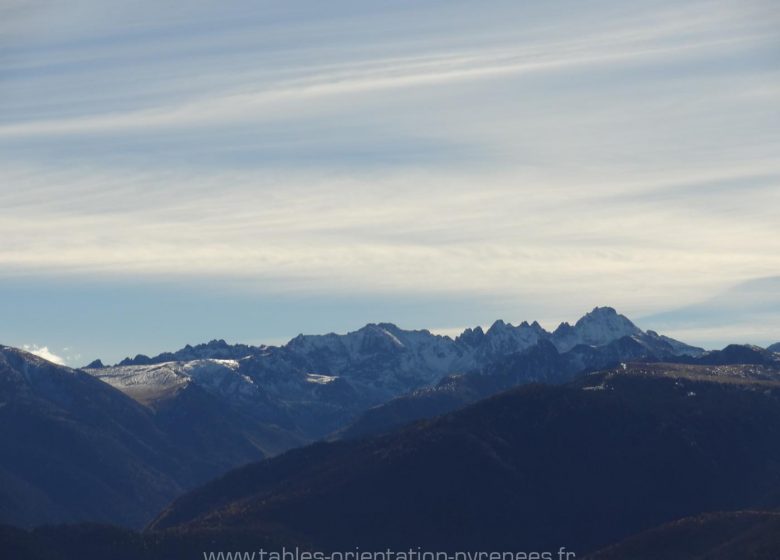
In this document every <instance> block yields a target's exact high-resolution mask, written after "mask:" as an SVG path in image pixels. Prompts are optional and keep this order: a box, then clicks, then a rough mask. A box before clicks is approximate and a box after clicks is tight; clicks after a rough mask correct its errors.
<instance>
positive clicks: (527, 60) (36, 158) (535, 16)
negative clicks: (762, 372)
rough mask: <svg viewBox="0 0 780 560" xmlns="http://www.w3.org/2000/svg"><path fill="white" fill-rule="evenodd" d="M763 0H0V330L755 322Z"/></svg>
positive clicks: (164, 339) (759, 301)
mask: <svg viewBox="0 0 780 560" xmlns="http://www.w3.org/2000/svg"><path fill="white" fill-rule="evenodd" d="M773 4H774V2H769V1H751V0H747V1H707V2H665V1H644V2H632V3H626V2H616V1H599V2H589V3H587V4H586V3H582V2H556V1H550V2H517V1H511V2H510V1H480V2H466V1H447V2H444V1H415V2H406V1H393V2H390V1H387V2H385V1H376V2H357V1H333V2H321V1H300V2H294V1H293V2H262V1H253V2H249V1H235V2H210V1H192V0H190V1H188V2H183V1H178V0H169V1H167V2H152V1H148V0H135V1H124V2H112V1H108V2H106V1H104V0H103V1H98V0H85V1H78V0H74V1H72V2H56V1H48V0H36V1H32V2H31V1H29V0H25V1H21V0H7V1H6V2H3V3H2V5H0V314H1V316H2V317H3V319H4V321H2V326H1V327H0V342H2V343H4V344H11V345H16V346H24V345H26V346H28V347H31V348H33V347H46V348H47V349H48V351H49V352H51V353H53V354H54V355H56V356H60V357H62V358H64V359H66V361H68V362H69V363H72V364H81V363H83V362H85V361H88V360H91V359H92V358H94V357H101V358H104V359H105V360H107V361H116V360H118V359H120V358H122V357H123V356H125V355H128V354H135V353H137V352H144V353H149V354H151V353H156V352H159V351H162V350H169V349H173V348H176V347H179V346H181V345H183V344H185V343H187V342H191V343H195V342H199V341H204V340H208V339H210V338H226V339H228V340H230V341H236V342H238V341H240V342H249V343H260V342H280V341H283V340H285V339H287V338H289V337H291V336H294V335H295V334H297V333H299V332H324V331H332V330H335V331H345V330H348V329H353V328H357V327H359V326H360V325H362V324H364V323H366V322H369V321H385V320H389V321H394V322H397V323H398V324H400V325H401V326H404V327H416V328H422V327H426V328H431V329H433V330H439V331H441V332H448V333H449V332H456V331H457V330H458V329H461V328H463V327H466V326H472V325H475V324H486V323H487V324H489V323H490V322H492V321H493V320H494V319H496V318H499V317H500V318H503V319H505V320H509V321H513V322H518V321H520V320H524V319H528V320H532V319H538V320H540V322H542V324H544V325H546V326H548V327H553V326H555V324H556V323H557V322H558V321H561V320H574V319H576V318H577V317H578V316H579V315H581V314H582V313H583V312H584V311H586V310H588V309H590V308H592V307H593V306H595V305H612V306H615V307H617V308H618V309H619V310H620V311H622V312H623V313H625V314H627V315H629V316H630V317H632V318H635V319H637V322H638V323H639V324H640V326H642V327H645V328H658V329H661V330H663V331H664V332H666V333H668V334H670V335H673V336H675V335H676V336H680V337H681V338H684V339H685V340H687V341H689V342H692V343H698V344H702V345H705V346H720V345H722V344H724V343H726V342H730V341H736V342H755V343H759V344H766V343H769V342H774V341H776V340H780V329H778V328H777V325H778V324H780V320H779V319H780V283H779V282H778V278H780V219H778V212H777V208H778V203H780V158H778V157H777V154H778V153H780V111H778V106H779V103H778V102H779V101H780V36H778V34H777V32H776V30H777V29H778V28H780V10H777V6H776V4H775V5H773Z"/></svg>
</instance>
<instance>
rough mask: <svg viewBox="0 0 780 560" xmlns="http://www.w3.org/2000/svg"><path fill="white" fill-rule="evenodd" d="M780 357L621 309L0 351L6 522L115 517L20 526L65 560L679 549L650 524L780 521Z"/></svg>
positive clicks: (20, 543) (39, 553) (27, 544)
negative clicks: (284, 552) (296, 550)
mask: <svg viewBox="0 0 780 560" xmlns="http://www.w3.org/2000/svg"><path fill="white" fill-rule="evenodd" d="M777 347H778V345H773V346H772V347H769V348H767V349H763V348H759V347H755V346H746V345H731V346H727V347H726V348H724V349H722V350H716V351H705V350H703V349H701V348H697V347H694V346H690V345H687V344H685V343H683V342H680V341H677V340H674V339H671V338H669V337H666V336H663V335H660V334H658V333H656V332H654V331H643V330H641V329H640V328H639V327H637V326H636V325H634V324H633V323H632V322H631V321H630V320H629V319H628V318H626V317H624V316H623V315H620V314H618V313H617V312H616V311H615V310H614V309H612V308H608V307H598V308H595V309H594V310H592V311H591V312H589V313H587V314H586V315H585V316H583V317H582V318H581V319H579V320H578V321H577V322H575V323H574V324H573V325H570V324H568V323H563V324H561V325H560V326H559V327H557V328H556V329H555V330H554V331H552V332H550V331H546V330H545V329H543V328H542V327H541V326H540V325H539V324H538V323H536V322H533V323H530V324H529V323H527V322H523V323H520V324H519V325H516V326H515V325H512V324H508V323H505V322H503V321H496V322H495V323H494V324H493V325H492V326H491V327H490V328H489V329H487V330H483V329H482V328H480V327H477V328H473V329H466V330H465V331H464V332H463V333H462V334H460V335H459V336H457V337H455V338H450V337H446V336H441V335H436V334H433V333H431V332H429V331H427V330H416V331H409V330H403V329H400V328H398V327H397V326H395V325H392V324H389V323H378V324H369V325H366V326H365V327H363V328H361V329H359V330H357V331H354V332H350V333H347V334H343V335H338V334H333V333H331V334H326V335H299V336H297V337H295V338H293V339H292V340H291V341H290V342H289V343H287V344H285V345H283V346H249V345H242V344H236V345H232V344H228V343H226V342H225V341H223V340H216V341H211V342H209V343H206V344H199V345H195V346H189V345H188V346H185V347H184V348H182V349H180V350H178V351H175V352H167V353H163V354H160V355H158V356H154V357H149V356H144V355H137V356H136V357H135V358H127V359H125V360H123V361H122V362H120V363H119V364H116V365H113V366H106V365H104V364H103V363H102V362H101V361H100V360H95V361H94V362H92V363H91V364H89V365H88V366H86V367H85V368H82V369H71V368H67V367H64V366H59V365H56V364H52V363H49V362H46V361H45V360H43V359H41V358H38V357H36V356H33V355H31V354H29V353H27V352H25V351H22V350H19V349H14V348H9V347H0V419H2V420H4V421H5V425H6V426H13V429H10V430H5V431H4V432H3V433H2V435H0V446H2V449H3V450H4V453H3V454H2V455H0V523H6V524H8V525H13V526H16V527H21V528H31V527H35V526H39V525H42V524H57V523H84V522H94V523H100V524H106V523H110V524H112V525H114V526H115V527H113V528H107V527H104V526H103V525H99V526H89V525H80V526H78V527H74V526H70V527H69V526H62V527H50V528H48V529H42V528H41V529H34V530H33V531H32V532H27V531H25V530H24V529H14V528H10V527H6V528H4V529H0V549H2V548H3V546H4V544H3V543H5V544H6V545H7V546H8V547H12V546H13V547H17V548H18V550H19V551H20V552H19V555H18V557H19V558H27V557H29V558H35V559H37V558H46V559H48V558H58V556H57V555H56V554H54V555H52V550H53V549H57V550H63V551H67V550H68V545H67V543H68V542H71V540H72V539H74V538H75V537H74V535H82V536H83V535H91V536H90V537H89V538H93V537H94V538H95V539H96V541H95V542H97V543H102V544H101V545H100V546H103V547H104V548H102V549H100V550H98V549H94V550H92V552H83V551H82V552H83V554H82V553H76V552H73V555H72V556H69V555H68V553H66V552H63V554H64V555H63V556H61V557H62V558H70V557H78V558H82V557H83V558H91V557H92V556H90V554H92V553H94V557H96V558H97V557H105V556H106V555H111V556H114V557H123V556H121V555H119V556H117V554H118V552H119V551H118V550H117V546H118V545H117V543H119V542H122V543H124V544H123V547H124V549H125V552H124V553H123V554H126V557H127V558H147V557H148V558H155V559H156V558H175V557H177V556H176V554H179V553H178V552H177V553H175V554H174V553H172V552H171V550H176V551H183V550H190V551H191V552H192V553H193V554H199V552H196V550H198V547H199V546H202V545H204V543H213V542H219V543H222V544H225V545H228V544H237V543H245V544H247V545H249V544H253V546H256V545H257V543H258V542H262V543H268V544H269V546H270V545H280V544H295V545H305V546H310V547H318V548H332V549H335V548H339V547H342V546H348V545H349V546H348V547H354V546H355V545H356V544H360V545H361V546H366V547H372V546H378V545H380V544H382V543H384V545H383V548H384V547H385V546H390V545H392V546H396V545H397V546H405V545H407V544H411V543H412V541H414V542H416V543H417V544H416V546H422V545H425V546H431V547H436V548H441V549H447V550H449V549H457V548H458V547H460V546H469V547H471V549H473V548H475V547H477V548H478V547H479V546H483V545H485V546H486V545H487V544H489V543H492V548H491V550H495V549H496V548H495V546H496V545H498V544H501V545H506V546H510V545H513V546H517V544H518V542H523V543H524V544H529V545H530V544H533V545H534V546H539V547H542V546H553V544H555V542H556V541H557V540H560V539H564V537H565V539H564V540H566V542H565V543H558V544H565V545H566V546H570V547H573V546H574V545H576V546H577V547H578V548H579V550H581V551H583V552H592V553H593V554H596V551H597V550H598V549H599V548H600V547H608V545H612V546H613V547H620V546H626V547H631V546H635V543H636V542H647V539H650V538H659V539H660V538H666V537H663V535H668V534H672V533H673V531H672V533H668V532H666V529H663V527H665V526H662V527H661V528H659V529H658V530H657V531H656V532H652V530H654V529H653V527H654V526H656V525H659V524H664V523H670V522H675V521H676V520H678V519H681V518H684V517H686V516H694V517H691V518H690V519H696V517H695V516H697V515H700V514H705V513H707V512H715V511H717V510H721V509H722V510H728V511H736V510H738V509H745V508H752V509H757V510H760V511H769V510H771V509H772V508H774V507H777V506H780V504H777V503H776V502H777V501H778V500H776V498H777V496H776V493H777V490H775V488H777V489H780V471H777V470H776V469H775V465H777V464H780V457H775V455H774V451H773V449H774V448H773V447H772V446H770V445H769V443H768V442H769V441H770V440H771V438H772V437H775V436H776V435H777V434H778V433H780V422H779V421H780V412H775V408H776V405H777V398H778V394H777V390H778V387H780V353H777V352H776V350H777ZM314 442H319V443H314ZM639 442H641V445H640V444H639ZM264 459H265V460H264ZM258 461H260V462H258ZM243 465H246V466H243ZM672 465H673V467H674V468H671V466H672ZM236 469H237V470H236ZM209 480H211V482H208V481H209ZM204 483H205V486H201V485H203V484H204ZM567 499H568V500H572V503H571V508H570V510H566V509H565V507H564V505H565V501H566V500H567ZM404 501H407V503H414V504H416V506H415V508H416V509H414V511H410V512H407V511H404V507H403V503H404ZM361 504H362V505H361ZM442 504H447V507H446V508H444V509H442ZM166 506H167V507H166ZM161 512H162V513H161ZM580 512H588V515H587V519H584V518H583V517H582V515H580ZM618 514H619V515H618ZM712 515H713V516H714V515H715V514H714V513H713V514H712ZM369 519H374V520H378V522H380V524H379V525H377V526H373V525H371V526H364V525H365V523H367V520H369ZM708 519H709V518H708ZM712 519H720V518H717V516H715V517H713V518H712ZM727 519H736V518H731V517H729V518H727ZM745 519H754V518H752V517H750V516H748V517H747V518H745ZM762 519H763V518H762ZM151 520H154V521H153V522H152V523H151V525H149V527H148V528H147V529H146V530H145V531H144V532H141V533H138V532H134V531H133V529H139V528H141V527H143V526H144V525H146V524H147V523H148V522H150V521H151ZM743 522H744V519H743V518H740V521H739V522H737V521H734V523H743ZM681 523H683V522H682V521H681ZM682 526H684V527H689V525H685V524H684V523H683V525H682ZM122 527H123V528H122ZM453 527H457V528H459V529H458V531H455V533H457V534H455V533H453ZM686 530H688V529H686ZM642 531H650V532H649V533H647V535H649V536H647V535H645V533H641V534H640V535H637V536H636V539H639V540H637V541H632V540H631V539H632V538H634V537H632V535H634V534H638V533H640V532H642ZM355 534H359V535H360V538H359V539H358V541H359V542H357V541H356V540H355V537H354V535H355ZM674 534H676V533H674ZM702 534H706V535H710V533H706V532H705V533H702ZM465 535H472V536H470V537H466V536H465ZM473 535H480V537H479V538H477V537H474V536H473ZM642 535H645V536H642ZM658 535H661V536H658ZM85 538H86V537H85ZM63 539H64V541H63ZM459 539H460V540H459ZM464 539H465V540H464ZM475 539H476V540H475ZM479 539H482V540H479ZM502 539H503V540H502ZM622 539H628V540H625V541H624V542H620V544H614V543H618V542H619V541H621V540H622ZM642 539H645V540H642ZM702 539H703V540H702V542H705V541H706V542H708V543H712V542H715V541H714V540H713V539H712V538H710V540H707V539H704V537H702ZM461 541H462V542H461ZM483 541H484V542H483ZM112 543H113V544H112ZM350 543H351V544H350ZM632 543H634V544H632ZM647 546H649V545H647ZM713 546H714V545H713ZM200 550H203V549H202V548H201V549H200ZM609 550H621V549H619V548H613V549H610V548H605V549H604V550H603V551H601V552H598V554H613V552H609ZM626 550H628V549H626ZM182 554H183V553H182ZM181 557H184V556H181ZM608 557H614V556H604V558H608Z"/></svg>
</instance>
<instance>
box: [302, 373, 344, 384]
mask: <svg viewBox="0 0 780 560" xmlns="http://www.w3.org/2000/svg"><path fill="white" fill-rule="evenodd" d="M336 379H338V376H337V375H322V374H319V373H307V374H306V381H308V382H309V383H316V384H317V385H327V384H328V383H333V382H334V381H336Z"/></svg>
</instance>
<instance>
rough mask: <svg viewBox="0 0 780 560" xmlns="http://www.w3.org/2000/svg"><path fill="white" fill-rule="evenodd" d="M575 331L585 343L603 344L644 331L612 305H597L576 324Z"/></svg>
mask: <svg viewBox="0 0 780 560" xmlns="http://www.w3.org/2000/svg"><path fill="white" fill-rule="evenodd" d="M574 332H575V333H576V334H577V336H578V337H579V338H580V341H581V342H582V343H583V344H588V345H589V346H601V345H602V344H608V343H609V342H611V341H613V340H617V339H619V338H623V337H624V336H636V335H641V334H642V331H641V329H639V327H637V326H636V325H635V324H634V323H632V322H631V321H630V320H629V319H628V318H627V317H626V316H625V315H620V314H619V313H618V312H617V311H615V310H614V309H613V308H611V307H596V308H594V309H593V311H591V312H590V313H586V314H585V315H584V316H583V317H581V318H580V320H579V321H577V322H576V323H575V324H574Z"/></svg>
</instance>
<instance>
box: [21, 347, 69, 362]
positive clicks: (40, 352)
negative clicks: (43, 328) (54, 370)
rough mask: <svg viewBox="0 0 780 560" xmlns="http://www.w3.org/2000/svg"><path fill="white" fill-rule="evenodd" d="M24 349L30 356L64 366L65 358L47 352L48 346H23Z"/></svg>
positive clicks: (49, 351)
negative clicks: (33, 355)
mask: <svg viewBox="0 0 780 560" xmlns="http://www.w3.org/2000/svg"><path fill="white" fill-rule="evenodd" d="M24 349H25V350H27V351H28V352H29V353H30V354H35V355H36V356H38V357H39V358H43V359H44V360H48V361H50V362H52V363H55V364H59V365H65V358H63V357H62V356H58V355H57V354H55V353H54V352H52V351H51V350H49V348H48V346H38V345H37V344H25V345H24Z"/></svg>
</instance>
